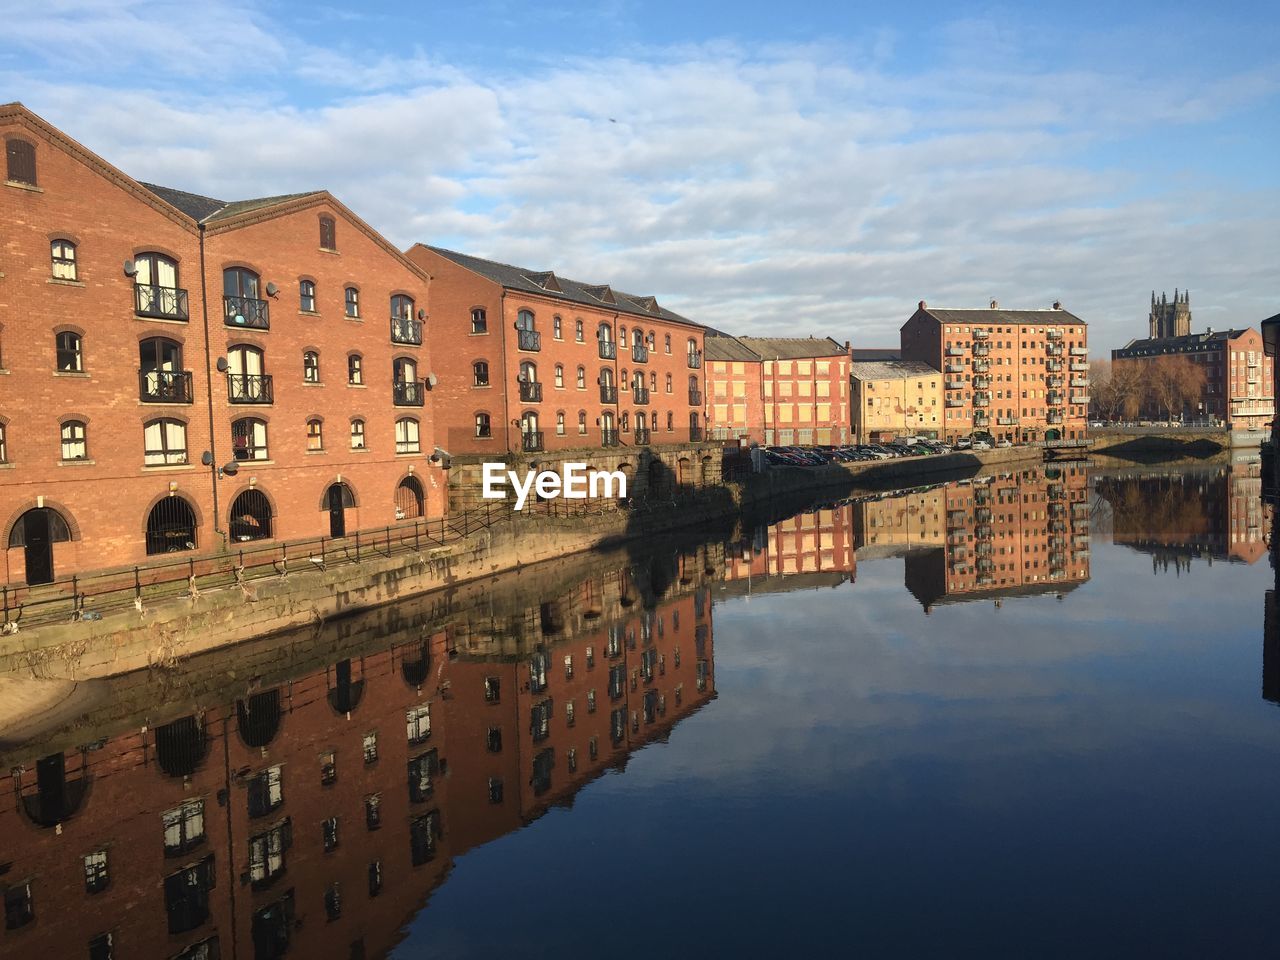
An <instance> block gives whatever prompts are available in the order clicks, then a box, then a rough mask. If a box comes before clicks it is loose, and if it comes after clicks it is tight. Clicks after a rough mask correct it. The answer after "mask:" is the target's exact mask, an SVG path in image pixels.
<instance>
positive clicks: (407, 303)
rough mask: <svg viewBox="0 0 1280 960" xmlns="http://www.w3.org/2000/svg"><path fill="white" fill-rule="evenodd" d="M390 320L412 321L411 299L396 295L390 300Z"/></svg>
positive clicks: (399, 294)
mask: <svg viewBox="0 0 1280 960" xmlns="http://www.w3.org/2000/svg"><path fill="white" fill-rule="evenodd" d="M391 319H393V320H412V319H413V298H412V297H407V296H405V295H404V294H403V293H397V294H396V295H395V296H394V297H392V298H391Z"/></svg>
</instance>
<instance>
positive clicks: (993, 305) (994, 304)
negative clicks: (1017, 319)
mask: <svg viewBox="0 0 1280 960" xmlns="http://www.w3.org/2000/svg"><path fill="white" fill-rule="evenodd" d="M991 309H992V310H999V309H1000V301H999V300H992V301H991Z"/></svg>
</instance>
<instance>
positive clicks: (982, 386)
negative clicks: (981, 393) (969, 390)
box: [973, 377, 991, 390]
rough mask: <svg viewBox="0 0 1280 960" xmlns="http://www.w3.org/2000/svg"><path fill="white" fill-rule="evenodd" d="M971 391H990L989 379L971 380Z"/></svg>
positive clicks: (977, 378)
mask: <svg viewBox="0 0 1280 960" xmlns="http://www.w3.org/2000/svg"><path fill="white" fill-rule="evenodd" d="M973 389H975V390H990V389H991V378H990V377H974V378H973Z"/></svg>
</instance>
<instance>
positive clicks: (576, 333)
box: [573, 320, 584, 343]
mask: <svg viewBox="0 0 1280 960" xmlns="http://www.w3.org/2000/svg"><path fill="white" fill-rule="evenodd" d="M573 339H574V340H576V341H578V343H582V342H584V341H583V333H582V321H581V320H575V321H573Z"/></svg>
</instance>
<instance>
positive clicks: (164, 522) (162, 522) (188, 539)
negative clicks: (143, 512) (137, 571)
mask: <svg viewBox="0 0 1280 960" xmlns="http://www.w3.org/2000/svg"><path fill="white" fill-rule="evenodd" d="M195 548H196V514H195V511H194V510H192V509H191V504H189V503H188V502H187V501H186V500H185V499H183V498H182V497H179V496H176V495H175V496H168V497H165V498H164V499H162V500H160V501H159V502H158V503H157V504H156V505H155V506H154V507H152V508H151V512H150V513H149V514H147V553H148V554H153V553H180V552H182V551H183V550H194V549H195Z"/></svg>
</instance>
